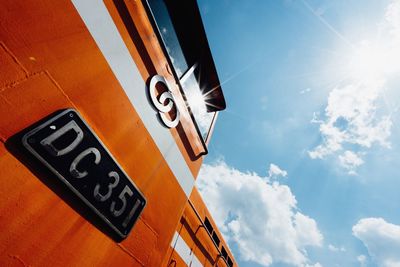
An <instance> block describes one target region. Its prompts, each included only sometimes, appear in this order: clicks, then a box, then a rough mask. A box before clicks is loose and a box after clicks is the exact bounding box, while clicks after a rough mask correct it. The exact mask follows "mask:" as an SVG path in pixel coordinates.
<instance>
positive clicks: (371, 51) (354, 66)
mask: <svg viewBox="0 0 400 267" xmlns="http://www.w3.org/2000/svg"><path fill="white" fill-rule="evenodd" d="M351 50H352V51H351V54H350V56H349V61H348V64H347V68H348V73H349V74H350V76H351V77H352V78H353V79H355V80H357V81H358V80H360V81H368V80H376V79H385V78H388V76H390V75H393V74H395V73H399V71H400V47H398V46H393V45H391V43H390V42H383V41H375V42H368V41H362V42H361V43H360V44H359V45H356V46H354V47H353V48H352V49H351Z"/></svg>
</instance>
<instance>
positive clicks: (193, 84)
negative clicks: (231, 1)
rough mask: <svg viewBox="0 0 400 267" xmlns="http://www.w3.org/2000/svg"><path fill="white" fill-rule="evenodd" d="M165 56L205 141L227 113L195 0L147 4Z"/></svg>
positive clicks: (153, 1)
mask: <svg viewBox="0 0 400 267" xmlns="http://www.w3.org/2000/svg"><path fill="white" fill-rule="evenodd" d="M147 3H148V6H149V10H150V12H151V15H152V16H153V18H154V23H155V26H156V28H157V30H158V35H159V38H160V39H161V40H160V41H161V43H162V44H163V49H164V52H165V53H166V54H167V55H168V58H169V62H170V64H171V66H173V72H174V76H175V78H176V79H177V80H178V81H179V83H180V86H181V90H182V91H183V95H184V96H185V98H186V100H187V105H188V107H189V110H190V111H191V114H192V116H193V118H194V121H195V124H196V126H197V129H198V131H199V134H200V135H201V137H202V138H203V141H207V140H206V139H207V138H208V133H209V131H210V129H211V125H212V123H213V121H214V120H213V119H214V116H215V115H216V114H215V112H216V111H219V110H223V109H225V100H224V97H223V94H222V90H221V88H220V83H219V80H218V76H217V73H216V69H215V65H214V61H213V59H212V56H211V52H210V48H209V46H208V41H207V38H206V35H205V31H204V28H203V24H202V21H201V17H200V12H199V11H198V7H197V3H196V1H195V0H188V1H173V0H147Z"/></svg>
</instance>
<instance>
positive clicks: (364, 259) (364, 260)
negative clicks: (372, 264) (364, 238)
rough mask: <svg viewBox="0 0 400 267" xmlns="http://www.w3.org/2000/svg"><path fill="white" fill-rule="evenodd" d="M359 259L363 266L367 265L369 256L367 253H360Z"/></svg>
mask: <svg viewBox="0 0 400 267" xmlns="http://www.w3.org/2000/svg"><path fill="white" fill-rule="evenodd" d="M357 261H358V262H359V263H360V266H361V267H365V266H367V257H366V256H365V255H358V257H357Z"/></svg>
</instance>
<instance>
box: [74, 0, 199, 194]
mask: <svg viewBox="0 0 400 267" xmlns="http://www.w3.org/2000/svg"><path fill="white" fill-rule="evenodd" d="M72 3H73V4H74V6H75V8H76V10H77V11H78V13H79V15H80V16H81V18H82V20H83V21H84V23H85V24H86V27H87V28H88V30H89V32H90V34H91V35H92V37H93V38H94V40H95V41H96V44H97V46H98V47H99V49H100V51H101V52H102V53H103V55H104V57H105V59H106V60H107V62H108V64H109V66H110V68H111V69H112V71H113V73H114V75H115V76H116V77H117V79H118V81H119V83H120V84H121V86H122V88H123V89H124V91H125V93H126V94H127V96H128V98H129V100H130V101H131V103H132V105H133V107H134V108H135V110H136V112H137V113H138V114H139V116H140V118H141V120H142V122H143V123H144V125H145V126H146V128H147V130H148V132H149V133H150V135H151V137H152V138H153V140H154V142H155V144H156V145H157V147H158V149H159V150H160V151H161V153H162V155H163V156H164V159H165V160H166V162H167V164H168V166H169V168H170V169H171V171H172V173H173V174H174V175H175V177H176V179H177V181H178V183H179V185H180V186H181V188H182V190H183V191H184V192H185V194H186V196H187V197H189V196H190V193H191V192H192V189H193V186H194V177H193V175H192V173H191V171H190V169H189V167H188V165H187V164H186V161H185V159H184V158H183V156H182V153H181V152H180V150H179V148H178V146H177V144H176V143H175V140H174V138H173V136H172V134H171V132H170V131H169V130H168V129H166V128H164V126H162V125H161V123H160V122H159V121H158V119H157V117H156V112H155V111H154V110H153V109H152V107H151V105H150V103H149V102H148V100H147V96H146V84H145V83H144V81H143V78H142V76H141V75H140V73H139V70H138V68H137V66H136V64H135V62H134V61H133V59H132V57H131V55H130V53H129V51H128V49H127V47H126V46H125V43H124V42H123V40H122V38H121V36H120V34H119V32H118V30H117V28H116V26H115V24H114V22H113V20H112V18H111V16H110V14H109V12H108V10H107V8H106V6H105V5H104V3H103V2H102V1H101V0H72Z"/></svg>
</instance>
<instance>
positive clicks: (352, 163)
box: [339, 150, 364, 175]
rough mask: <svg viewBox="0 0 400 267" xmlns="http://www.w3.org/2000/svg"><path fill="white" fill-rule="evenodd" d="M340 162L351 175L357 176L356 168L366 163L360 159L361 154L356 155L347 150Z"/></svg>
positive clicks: (340, 156)
mask: <svg viewBox="0 0 400 267" xmlns="http://www.w3.org/2000/svg"><path fill="white" fill-rule="evenodd" d="M339 162H340V165H341V166H342V167H343V168H345V169H346V170H347V171H348V173H349V174H351V175H355V174H357V173H356V171H355V170H356V168H357V167H358V166H360V165H362V164H363V163H364V161H363V160H362V159H361V157H360V153H358V154H356V153H354V152H352V151H349V150H346V151H345V152H344V153H343V155H339Z"/></svg>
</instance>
